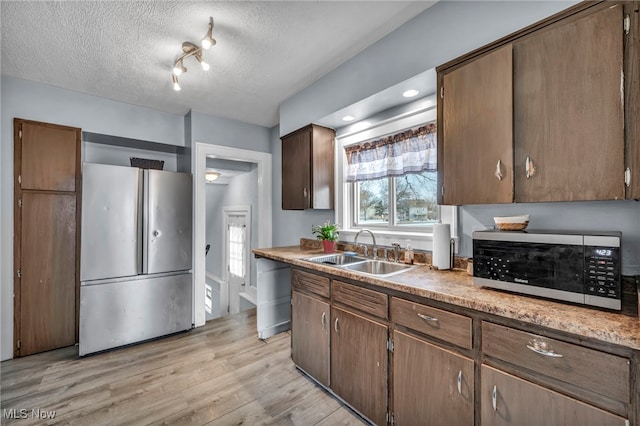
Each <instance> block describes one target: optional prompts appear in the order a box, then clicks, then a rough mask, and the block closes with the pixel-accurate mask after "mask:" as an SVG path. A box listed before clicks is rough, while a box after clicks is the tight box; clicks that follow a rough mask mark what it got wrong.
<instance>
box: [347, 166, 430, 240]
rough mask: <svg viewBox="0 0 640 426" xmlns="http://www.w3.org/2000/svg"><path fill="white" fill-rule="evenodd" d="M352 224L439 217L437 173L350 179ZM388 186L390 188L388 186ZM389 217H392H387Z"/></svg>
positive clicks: (398, 223)
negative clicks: (352, 199)
mask: <svg viewBox="0 0 640 426" xmlns="http://www.w3.org/2000/svg"><path fill="white" fill-rule="evenodd" d="M352 185H354V189H353V191H354V193H355V195H356V198H355V200H354V206H357V209H356V208H354V209H353V211H354V212H355V213H356V216H355V217H354V220H353V225H355V226H358V225H366V226H371V225H373V226H375V225H380V224H383V225H389V224H391V225H396V226H405V227H407V226H412V225H413V226H422V225H430V224H432V223H434V222H437V221H438V218H439V214H438V212H439V209H438V204H437V202H436V173H435V172H428V171H426V172H422V173H412V174H406V175H404V176H400V177H393V178H382V179H376V180H371V181H365V182H358V183H353V184H352ZM390 188H391V190H390ZM389 218H392V219H393V218H395V221H394V220H391V221H389Z"/></svg>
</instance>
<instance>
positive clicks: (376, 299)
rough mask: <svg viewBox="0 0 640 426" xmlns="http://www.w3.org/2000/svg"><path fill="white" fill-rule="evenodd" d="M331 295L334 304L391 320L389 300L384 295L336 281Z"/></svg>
mask: <svg viewBox="0 0 640 426" xmlns="http://www.w3.org/2000/svg"><path fill="white" fill-rule="evenodd" d="M331 295H332V297H333V301H334V302H339V303H342V304H344V305H347V306H351V307H352V308H355V309H358V310H360V311H362V312H366V313H368V314H372V315H375V316H378V317H380V318H385V319H386V318H389V316H388V315H387V312H388V307H389V302H388V300H389V298H388V297H387V295H386V294H384V293H380V292H377V291H375V290H369V289H368V288H363V287H358V286H355V285H351V284H347V283H343V282H342V281H336V280H334V281H333V286H332V287H331Z"/></svg>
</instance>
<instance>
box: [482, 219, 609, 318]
mask: <svg viewBox="0 0 640 426" xmlns="http://www.w3.org/2000/svg"><path fill="white" fill-rule="evenodd" d="M621 239H622V235H621V233H620V232H588V233H584V232H582V233H581V232H559V231H513V232H509V231H497V230H486V231H476V232H474V233H473V283H474V284H475V285H479V286H484V287H491V288H497V289H501V290H508V291H513V292H516V293H523V294H529V295H533V296H540V297H546V298H551V299H557V300H564V301H568V302H573V303H579V304H584V305H591V306H599V307H603V308H608V309H615V310H620V309H621V293H622V290H621V270H622V268H621V265H620V259H621V256H620V243H621Z"/></svg>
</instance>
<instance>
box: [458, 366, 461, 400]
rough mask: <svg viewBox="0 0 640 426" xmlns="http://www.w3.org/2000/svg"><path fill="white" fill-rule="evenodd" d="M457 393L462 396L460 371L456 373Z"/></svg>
mask: <svg viewBox="0 0 640 426" xmlns="http://www.w3.org/2000/svg"><path fill="white" fill-rule="evenodd" d="M458 393H459V394H460V395H462V370H460V371H458Z"/></svg>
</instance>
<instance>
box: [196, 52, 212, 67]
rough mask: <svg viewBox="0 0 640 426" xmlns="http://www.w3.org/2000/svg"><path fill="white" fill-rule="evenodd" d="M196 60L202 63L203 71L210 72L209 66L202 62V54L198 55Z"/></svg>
mask: <svg viewBox="0 0 640 426" xmlns="http://www.w3.org/2000/svg"><path fill="white" fill-rule="evenodd" d="M196 59H197V60H198V62H200V66H201V67H202V69H203V70H205V71H209V64H208V63H206V62H205V61H203V60H202V54H201V53H196Z"/></svg>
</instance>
